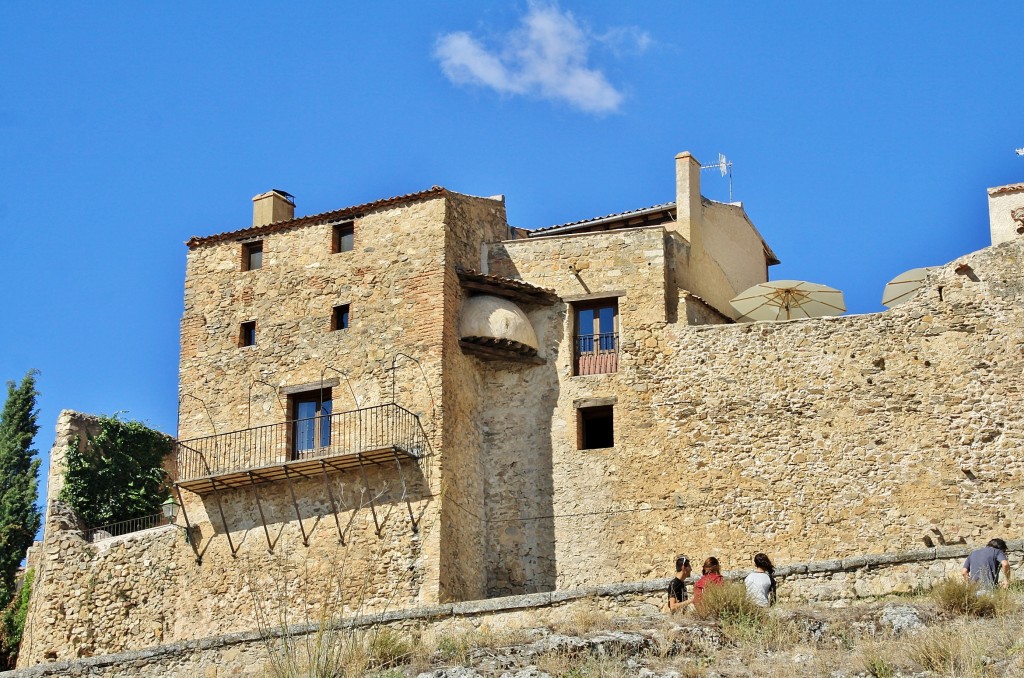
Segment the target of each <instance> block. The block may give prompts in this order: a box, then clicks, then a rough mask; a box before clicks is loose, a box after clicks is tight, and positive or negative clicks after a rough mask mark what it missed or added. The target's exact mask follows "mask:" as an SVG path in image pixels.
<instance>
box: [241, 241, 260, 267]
mask: <svg viewBox="0 0 1024 678" xmlns="http://www.w3.org/2000/svg"><path fill="white" fill-rule="evenodd" d="M262 267H263V241H262V240H259V241H257V242H247V243H245V244H244V245H242V270H243V271H255V270H256V269H258V268H262Z"/></svg>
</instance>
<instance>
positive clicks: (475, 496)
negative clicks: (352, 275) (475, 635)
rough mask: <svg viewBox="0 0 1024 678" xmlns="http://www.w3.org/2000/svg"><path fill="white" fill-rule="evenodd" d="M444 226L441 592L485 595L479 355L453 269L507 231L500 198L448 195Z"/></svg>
mask: <svg viewBox="0 0 1024 678" xmlns="http://www.w3.org/2000/svg"><path fill="white" fill-rule="evenodd" d="M446 225H447V228H446V229H445V262H446V267H445V284H444V308H445V316H444V330H443V343H442V351H443V356H444V359H443V365H444V371H443V375H442V378H441V389H442V401H443V408H444V414H445V419H444V421H445V428H444V440H443V443H442V444H443V449H444V455H443V459H442V465H443V468H442V471H441V475H442V482H441V502H442V508H441V532H442V533H441V551H440V554H439V564H438V567H439V569H440V572H441V583H440V595H439V600H441V601H442V602H448V601H452V600H473V599H477V598H483V597H485V596H486V595H487V588H486V576H487V573H486V569H485V568H484V567H482V566H481V564H482V563H483V562H484V558H485V555H484V552H485V548H486V543H485V534H484V527H485V526H484V523H483V520H482V516H483V513H484V504H485V496H484V483H485V479H486V476H487V468H486V460H485V458H484V455H483V454H482V453H481V450H482V446H483V444H484V443H483V437H482V436H483V428H482V426H481V424H482V421H483V412H484V411H485V410H486V409H487V407H488V406H489V403H488V402H487V401H486V399H485V398H484V397H483V392H482V386H481V378H480V373H479V371H478V369H477V364H478V361H477V359H476V358H473V357H472V356H469V355H466V354H464V353H463V352H462V349H461V348H460V346H459V338H460V337H459V332H458V328H459V313H460V311H461V308H462V303H463V299H464V298H465V294H464V292H463V290H462V287H461V284H460V282H459V278H458V274H457V269H458V268H467V269H479V268H480V267H481V266H480V256H481V255H480V253H481V246H482V245H483V243H484V242H488V241H495V240H500V239H502V238H505V237H507V225H506V221H505V206H504V204H503V203H501V202H499V201H497V200H492V199H487V198H472V197H469V196H452V198H451V199H450V200H449V201H448V214H447V217H446Z"/></svg>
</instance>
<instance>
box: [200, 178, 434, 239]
mask: <svg viewBox="0 0 1024 678" xmlns="http://www.w3.org/2000/svg"><path fill="white" fill-rule="evenodd" d="M447 193H448V190H447V189H445V188H442V187H441V186H433V187H432V188H429V189H427V190H426V191H420V192H418V193H409V194H407V195H398V196H395V197H393V198H384V199H382V200H375V201H373V202H368V203H364V204H362V205H353V206H352V207H344V208H342V209H339V210H333V211H331V212H321V213H320V214H310V215H309V216H305V217H299V218H298V219H291V220H289V221H278V222H275V223H273V224H266V225H264V226H250V227H249V228H242V229H238V230H236V231H226V232H224V233H216V234H214V235H206V236H195V235H194V236H192V237H191V238H189V239H188V241H186V242H185V244H186V245H188V247H189V249H195V248H196V247H199V246H200V245H209V244H212V243H218V242H224V241H225V240H235V239H237V238H249V237H253V236H258V235H266V234H268V233H277V232H279V231H286V230H288V229H291V228H296V227H299V226H308V225H310V224H322V223H325V222H330V221H339V220H341V219H349V218H353V217H358V216H361V215H363V214H366V213H368V212H372V211H374V210H377V209H380V208H382V207H394V206H395V205H404V204H407V203H411V202H417V201H419V200H424V199H427V198H434V197H439V196H442V195H447Z"/></svg>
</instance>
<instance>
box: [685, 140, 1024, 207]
mask: <svg viewBox="0 0 1024 678" xmlns="http://www.w3.org/2000/svg"><path fill="white" fill-rule="evenodd" d="M1021 151H1024V148H1022V149H1021V150H1020V151H1018V153H1019V154H1020V155H1024V152H1021ZM701 169H702V170H714V169H716V170H718V171H719V172H721V173H722V176H723V177H729V202H732V162H731V161H730V160H729V159H728V158H726V157H725V156H724V155H723V154H721V153H719V154H718V162H716V163H715V164H714V165H707V166H705V167H701Z"/></svg>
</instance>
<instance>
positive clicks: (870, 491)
mask: <svg viewBox="0 0 1024 678" xmlns="http://www.w3.org/2000/svg"><path fill="white" fill-rule="evenodd" d="M608 235H609V236H610V234H608ZM601 237H605V234H601ZM593 239H594V236H592V235H587V236H580V237H578V238H576V240H577V242H578V245H577V246H578V247H579V249H580V250H581V251H582V250H584V249H588V250H592V251H593V253H594V254H593V255H592V256H594V257H596V258H597V260H598V261H600V259H601V256H602V249H601V247H600V246H599V243H600V242H601V241H600V240H597V243H598V245H597V246H592V247H591V246H590V243H591V242H592V241H593ZM566 240H570V238H566ZM502 250H503V251H499V252H498V253H497V254H496V256H495V259H496V260H497V262H498V263H501V262H502V261H503V260H504V259H505V258H506V256H507V254H506V253H508V252H514V253H516V255H517V256H515V257H514V264H515V266H514V269H515V273H516V274H517V276H518V277H521V278H522V279H523V280H525V281H527V282H533V283H535V284H543V285H545V286H548V287H553V288H555V289H556V291H558V292H559V293H560V294H562V295H563V296H564V295H568V294H572V293H573V292H574V291H575V289H576V287H577V285H578V282H577V281H576V280H574V279H573V277H572V276H571V275H569V274H568V273H559V271H562V270H564V265H565V263H567V262H569V261H571V260H572V259H573V258H574V257H576V256H578V255H577V254H576V253H575V252H573V251H572V249H571V246H570V245H569V244H564V245H561V251H558V252H556V251H554V250H553V249H552V248H551V245H549V244H543V243H536V244H534V243H533V242H531V241H525V242H524V241H517V242H515V243H504V244H502ZM1022 250H1024V241H1021V240H1017V241H1015V242H1013V243H1007V244H1005V245H1001V246H998V247H994V248H989V249H986V250H982V251H980V252H977V253H974V254H971V255H968V256H965V257H962V258H961V259H959V260H957V261H956V262H953V263H952V264H950V265H948V266H947V267H945V268H943V269H942V270H940V271H939V272H937V273H935V274H934V277H933V278H932V279H931V280H930V281H929V284H928V285H927V286H926V287H925V288H924V289H922V290H921V291H920V293H919V294H918V295H917V297H916V298H915V299H914V300H913V301H911V302H909V303H908V304H906V305H904V306H901V307H898V308H897V309H894V310H892V311H889V312H886V313H879V314H870V315H862V316H848V317H840V318H826V319H819V320H808V321H792V322H785V323H755V324H741V325H719V326H704V327H689V326H686V325H684V324H682V323H674V324H668V323H665V322H664V321H662V320H661V319H659V318H658V317H657V314H656V313H650V314H646V315H645V314H644V313H642V312H631V311H630V309H633V308H634V307H635V308H636V309H637V310H638V311H640V310H641V309H646V308H651V307H654V306H655V305H654V304H650V305H649V304H648V303H645V302H644V301H642V300H638V299H636V298H635V297H634V296H632V295H634V294H635V295H643V290H642V289H635V290H629V291H628V292H627V294H626V295H625V297H623V298H620V328H621V330H620V331H621V336H622V341H621V346H622V349H621V356H620V361H619V370H618V372H616V373H614V374H610V375H600V376H589V377H573V376H571V369H570V365H569V364H568V360H567V358H566V356H565V355H559V356H558V357H557V359H556V365H557V368H556V369H554V370H551V369H549V368H548V367H547V366H546V365H545V366H539V367H534V368H529V370H526V371H525V372H522V371H521V369H520V368H515V369H513V368H508V367H507V366H502V365H498V364H495V365H493V366H489V367H487V368H485V369H487V370H488V377H487V384H488V387H489V391H488V399H489V400H490V401H492V402H494V403H508V404H509V405H508V406H507V407H495V408H494V410H493V414H494V416H493V421H495V422H496V425H498V423H499V422H500V425H501V426H502V427H503V428H504V430H503V431H502V435H495V436H493V437H492V438H490V439H489V440H490V441H491V442H492V445H490V446H489V448H488V454H489V455H491V456H490V459H492V463H493V464H494V465H495V466H496V467H497V469H496V471H495V474H494V477H496V478H501V479H502V480H503V483H502V485H501V486H500V489H499V488H496V489H495V492H494V494H495V499H494V501H493V504H492V503H490V501H491V500H490V498H489V507H488V508H489V511H488V519H489V522H488V533H489V534H490V535H491V538H492V540H494V541H495V542H496V545H495V547H494V548H493V549H492V552H494V553H496V557H495V558H494V559H493V560H492V561H491V562H490V563H489V566H490V567H491V569H492V571H493V572H494V573H495V574H494V576H493V584H492V588H491V592H492V594H500V593H507V592H516V591H517V587H520V586H524V584H522V583H520V582H521V581H522V578H518V579H517V578H516V577H515V573H514V570H515V568H517V567H526V566H528V565H529V564H530V562H531V556H529V555H526V556H523V555H522V553H523V552H524V547H523V546H521V544H522V543H523V540H522V538H520V537H518V535H516V534H515V533H514V531H513V532H511V533H510V531H509V530H508V525H507V523H504V522H499V521H498V520H497V517H498V514H499V513H501V517H502V518H503V519H504V518H509V517H512V518H515V521H514V523H513V525H520V526H521V525H526V524H529V523H530V522H538V521H541V522H545V523H547V524H548V525H549V526H550V527H549V531H550V532H551V533H553V545H548V546H545V547H544V548H547V549H548V550H549V551H550V550H552V549H553V553H554V556H553V560H554V562H555V563H556V564H557V582H556V584H557V587H558V588H566V587H568V588H572V587H576V586H583V585H585V584H587V583H588V582H594V581H622V580H629V579H638V578H644V577H651V576H655V575H656V574H658V573H661V572H665V571H666V570H667V569H669V568H670V566H671V559H672V558H673V557H674V555H675V554H676V553H678V552H685V553H688V554H689V555H690V556H691V558H694V559H695V560H698V562H699V559H702V558H703V557H705V556H707V555H716V556H718V557H719V558H720V559H721V560H722V561H723V565H724V567H726V568H730V569H732V568H740V567H744V566H746V565H747V563H749V559H750V557H751V556H752V554H753V553H755V552H757V551H762V550H763V551H766V552H768V553H769V554H770V555H772V557H773V558H776V559H778V560H781V561H783V562H786V561H792V560H808V559H821V558H837V557H842V556H847V555H850V554H853V553H879V552H883V551H891V550H899V549H907V548H913V547H914V546H920V545H922V543H926V538H927V540H931V541H932V542H933V543H939V544H941V543H943V542H945V543H956V542H957V541H958V540H960V539H966V540H968V541H969V542H971V543H976V542H978V541H986V540H987V539H988V538H990V537H992V536H997V535H1003V536H1004V537H1013V536H1015V535H1019V534H1020V532H1021V529H1022V527H1024V524H1022V522H1021V520H1022V519H1021V516H1022V515H1024V489H1021V488H1022V487H1024V486H1022V483H1021V480H1022V475H1024V453H1022V442H1024V433H1022V432H1024V415H1022V414H1021V412H1020V409H1019V408H1018V407H1016V403H1017V401H1018V400H1019V397H1020V392H1021V389H1022V386H1024V377H1022V374H1024V350H1022V346H1024V311H1022V304H1021V298H1022V296H1024V285H1022V281H1021V271H1022V268H1024V267H1022V258H1024V257H1022ZM556 254H557V256H560V257H561V259H560V260H559V261H556V260H554V255H556ZM961 264H966V265H967V267H966V268H965V267H962V266H961ZM669 265H671V262H670V264H669ZM592 267H593V268H595V269H598V270H602V269H603V268H604V267H605V264H604V263H600V264H596V265H595V264H592ZM957 271H959V272H957ZM940 297H941V298H940ZM622 309H625V310H622ZM565 315H566V307H564V306H563V307H561V309H559V308H558V307H555V308H552V309H545V310H543V311H540V312H538V313H535V314H531V319H532V320H534V322H535V324H537V325H538V326H539V327H541V328H543V327H547V328H548V329H547V330H545V331H544V334H543V337H542V338H541V342H542V344H543V345H545V346H547V347H551V346H553V345H556V344H557V345H558V346H559V347H560V348H564V347H566V346H567V342H564V341H562V342H557V341H556V339H557V337H558V336H559V332H563V333H566V334H567V333H569V332H570V331H571V330H570V327H569V325H568V322H567V320H566V318H565ZM539 334H540V333H539ZM549 350H550V348H549ZM521 372H522V373H521ZM586 398H606V399H610V398H613V399H615V405H614V416H615V446H614V447H611V448H606V449H600V450H579V449H577V444H576V436H575V426H576V417H577V412H576V404H577V403H578V402H579V401H580V400H582V399H586ZM545 399H546V400H545ZM552 402H553V403H554V408H553V412H552V416H551V421H550V427H549V428H546V429H545V428H543V427H540V426H538V422H536V421H535V420H533V419H528V418H524V420H520V419H519V418H517V417H516V416H514V414H515V413H514V410H515V409H518V407H520V406H521V407H523V408H524V409H526V410H532V409H535V408H541V407H542V406H543V407H548V408H550V407H551V404H550V403H552ZM534 426H537V428H533V427H534ZM548 445H550V454H551V461H550V462H548V461H546V460H545V459H544V458H543V455H544V453H545V450H546V448H547V446H548ZM538 450H540V451H539V452H538ZM513 464H514V465H513ZM548 468H550V469H551V470H550V473H551V474H552V481H550V482H551V485H552V486H553V488H554V492H553V497H552V507H551V509H550V510H544V507H539V506H537V505H536V502H537V498H536V495H535V494H534V493H533V491H532V488H533V487H534V486H535V485H536V479H537V478H538V477H539V476H543V475H544V474H545V473H547V472H548ZM506 477H511V478H512V479H513V481H514V480H515V479H517V478H521V479H522V480H520V481H518V482H512V483H509V482H507V481H505V479H506ZM517 555H518V558H517V557H516V556H517ZM517 560H518V561H519V563H521V564H520V565H517V564H516V561H517ZM507 573H510V574H507ZM506 582H507V583H506Z"/></svg>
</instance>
